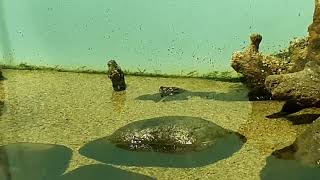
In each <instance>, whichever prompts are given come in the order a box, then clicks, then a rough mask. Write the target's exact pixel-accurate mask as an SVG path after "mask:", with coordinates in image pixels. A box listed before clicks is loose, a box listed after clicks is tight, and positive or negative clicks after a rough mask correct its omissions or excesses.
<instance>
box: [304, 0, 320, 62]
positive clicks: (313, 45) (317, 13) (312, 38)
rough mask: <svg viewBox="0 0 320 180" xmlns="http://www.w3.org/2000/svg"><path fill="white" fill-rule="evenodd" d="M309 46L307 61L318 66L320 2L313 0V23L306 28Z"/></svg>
mask: <svg viewBox="0 0 320 180" xmlns="http://www.w3.org/2000/svg"><path fill="white" fill-rule="evenodd" d="M308 31H309V38H308V41H309V44H308V53H307V59H308V60H310V61H315V62H316V63H318V64H319V65H320V1H319V0H315V9H314V14H313V22H312V24H311V25H310V26H309V28H308Z"/></svg>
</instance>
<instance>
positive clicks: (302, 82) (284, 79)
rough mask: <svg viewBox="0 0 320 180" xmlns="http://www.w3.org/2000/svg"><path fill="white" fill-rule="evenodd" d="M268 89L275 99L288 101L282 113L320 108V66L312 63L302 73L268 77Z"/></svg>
mask: <svg viewBox="0 0 320 180" xmlns="http://www.w3.org/2000/svg"><path fill="white" fill-rule="evenodd" d="M266 87H267V88H268V90H269V91H270V92H271V93H272V97H273V99H277V100H284V101H287V102H286V103H285V105H284V106H283V108H282V110H281V112H285V113H288V114H290V113H295V112H297V111H299V110H301V109H304V108H309V107H320V66H318V65H317V63H315V62H314V61H310V62H308V63H307V64H306V65H305V68H304V70H302V71H299V72H295V73H288V74H281V75H271V76H268V77H267V79H266Z"/></svg>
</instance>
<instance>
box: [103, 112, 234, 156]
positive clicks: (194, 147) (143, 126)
mask: <svg viewBox="0 0 320 180" xmlns="http://www.w3.org/2000/svg"><path fill="white" fill-rule="evenodd" d="M235 134H236V133H234V132H231V131H228V130H226V129H223V128H222V127H220V126H218V125H215V124H214V123H211V122H209V121H206V120H203V119H200V118H192V117H183V116H182V117H170V116H168V117H160V118H154V119H148V120H143V121H138V122H134V123H131V124H129V125H127V126H124V127H122V128H120V129H118V130H117V131H115V132H114V133H113V134H112V135H111V136H110V137H109V139H110V141H111V142H112V143H114V144H116V145H117V146H118V147H121V148H123V149H128V150H134V151H156V152H166V153H182V152H192V151H201V150H204V149H206V148H208V147H209V146H212V145H214V143H215V140H216V139H217V138H223V137H224V136H229V135H235Z"/></svg>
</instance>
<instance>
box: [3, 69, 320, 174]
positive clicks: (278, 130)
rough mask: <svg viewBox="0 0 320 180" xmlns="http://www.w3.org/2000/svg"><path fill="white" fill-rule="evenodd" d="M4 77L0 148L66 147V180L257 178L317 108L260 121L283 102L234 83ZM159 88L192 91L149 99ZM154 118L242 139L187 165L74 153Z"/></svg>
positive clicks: (10, 73) (40, 74)
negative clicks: (186, 120) (111, 175)
mask: <svg viewBox="0 0 320 180" xmlns="http://www.w3.org/2000/svg"><path fill="white" fill-rule="evenodd" d="M4 75H5V76H6V77H7V78H8V79H7V80H5V81H3V85H2V88H3V91H2V92H1V96H2V95H5V97H4V105H5V109H4V110H3V115H2V116H1V121H0V128H1V134H0V140H1V144H2V145H7V144H11V143H19V142H28V143H42V144H56V145H61V146H64V147H67V148H68V149H70V150H71V151H72V153H73V154H72V157H71V159H70V162H69V165H68V169H67V170H66V173H70V174H68V176H70V177H74V178H75V177H79V176H82V174H93V175H95V174H97V176H99V175H98V174H99V173H101V172H100V170H105V171H106V172H113V170H114V169H112V168H120V169H122V170H125V171H124V172H123V171H122V170H120V169H116V170H115V171H117V172H118V171H121V172H120V173H122V172H123V173H138V174H141V175H145V176H148V177H153V178H156V179H260V173H261V170H262V169H263V168H264V166H265V165H266V159H267V157H268V156H270V154H271V153H272V152H273V151H274V150H276V149H281V148H283V147H286V146H288V145H290V144H292V142H293V141H294V140H295V138H296V137H297V136H298V135H299V134H300V133H301V132H303V131H304V130H305V129H306V128H307V127H308V125H307V124H305V117H306V115H309V116H308V117H309V118H312V117H315V116H316V115H317V114H320V112H319V110H317V109H306V110H303V111H301V112H299V113H297V114H293V115H290V116H289V117H288V118H274V119H268V118H266V116H268V115H271V114H273V113H276V112H278V111H279V110H280V109H281V105H282V104H283V103H282V102H276V101H256V102H250V101H248V100H247V97H246V93H247V90H246V88H245V87H244V86H243V85H242V84H241V83H228V82H218V81H213V80H204V79H183V78H178V79H171V78H149V77H133V76H128V77H127V78H126V80H127V82H128V90H127V91H126V92H122V93H114V92H113V91H112V87H111V83H110V82H109V80H108V79H106V77H105V75H97V74H78V73H63V72H50V71H16V70H4ZM160 86H177V87H181V88H184V89H187V90H189V91H190V92H197V93H191V94H189V95H187V96H183V98H179V97H181V96H177V97H172V99H168V100H167V101H159V102H158V101H154V99H153V98H152V97H155V95H154V94H156V93H158V88H159V87H160ZM204 94H205V95H204ZM148 95H151V96H148ZM206 95H208V96H206ZM141 97H147V98H142V99H141ZM149 97H151V98H149ZM204 97H209V98H204ZM175 98H177V99H175ZM161 116H190V117H198V118H203V119H206V120H208V121H210V122H212V123H215V124H217V125H219V126H221V127H223V128H225V129H228V130H231V131H235V132H238V133H240V134H242V135H244V136H245V137H246V139H247V142H246V143H245V144H244V145H243V146H242V148H241V149H240V150H239V151H237V152H235V153H234V154H233V155H232V156H230V157H228V158H225V159H222V160H220V161H217V162H215V163H213V164H207V165H205V166H202V167H194V168H176V167H170V168H169V167H151V166H144V167H140V165H141V164H140V165H135V164H123V163H118V164H116V163H115V164H112V163H109V162H107V164H108V165H101V164H100V163H99V162H97V161H96V160H93V159H90V158H87V157H85V156H83V155H81V154H80V153H79V149H80V148H81V147H83V146H84V145H85V144H88V143H90V142H92V141H95V140H97V139H100V138H103V137H106V136H109V135H111V134H112V133H113V132H114V131H116V130H117V129H119V128H121V127H123V126H125V125H127V124H129V123H132V122H136V121H139V120H142V119H149V118H154V117H161ZM208 156H210V155H209V154H208ZM115 159H116V157H115ZM95 164H100V165H95ZM87 165H89V166H87ZM91 165H92V166H91ZM99 169H100V170H99ZM108 170H110V171H108ZM89 172H92V173H89ZM102 174H103V173H102ZM83 177H85V176H84V175H83ZM86 177H88V176H86ZM97 179H99V178H97Z"/></svg>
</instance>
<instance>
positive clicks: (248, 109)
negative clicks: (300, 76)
mask: <svg viewBox="0 0 320 180" xmlns="http://www.w3.org/2000/svg"><path fill="white" fill-rule="evenodd" d="M313 8H314V0H242V1H240V0H229V1H222V0H220V1H219V0H202V1H187V0H164V1H156V0H139V1H130V0H92V1H85V0H56V1H53V0H28V1H23V0H0V64H1V65H3V66H1V67H7V68H8V69H3V70H2V71H3V74H4V76H5V77H6V79H4V80H1V81H0V129H1V132H0V180H88V179H91V180H103V179H129V180H130V179H137V180H138V179H139V180H140V179H181V180H184V179H222V180H223V179H226V180H229V179H248V180H256V179H257V180H258V179H306V178H309V179H316V178H318V177H319V171H318V168H314V167H306V166H304V165H302V164H301V163H299V162H298V161H295V160H285V159H277V158H276V157H275V156H273V155H272V153H273V152H275V151H276V150H277V149H282V148H284V147H286V146H288V145H290V144H292V142H293V141H294V140H295V139H296V137H298V136H299V134H301V133H302V132H303V131H304V130H305V129H306V128H307V126H308V125H307V123H311V122H313V121H314V120H315V119H316V118H318V117H319V114H320V113H319V109H304V110H302V111H299V112H297V113H295V114H291V115H289V116H286V117H282V116H278V114H279V113H277V112H279V111H280V110H281V107H282V105H283V102H281V101H249V98H248V89H247V88H246V86H244V85H243V84H242V83H241V80H242V79H241V77H239V76H238V75H236V74H235V73H234V71H233V70H232V68H231V67H230V59H231V55H232V53H233V52H235V51H239V50H243V49H244V48H245V47H247V46H248V43H249V36H250V34H252V33H255V32H258V33H260V34H262V36H263V41H262V44H261V51H263V53H274V52H277V51H279V50H281V49H283V48H286V47H288V44H289V42H290V41H291V40H293V39H294V38H295V37H298V38H302V37H305V36H306V35H307V27H308V25H309V24H310V23H311V21H312V14H313ZM110 59H115V60H116V61H117V62H118V63H119V64H120V66H121V67H122V69H124V70H127V71H126V73H127V74H126V82H127V90H126V91H125V92H114V91H113V89H112V85H111V82H110V80H109V79H107V77H106V75H105V74H104V72H105V70H106V62H107V61H108V60H110ZM19 64H20V65H19ZM55 66H57V67H55ZM50 67H55V68H50ZM23 69H24V70H23ZM39 69H41V70H39ZM88 69H89V70H90V71H89V70H88ZM56 70H58V71H70V72H58V71H56ZM91 70H92V71H91ZM78 72H90V73H91V74H89V73H87V74H85V73H78ZM146 74H148V75H150V76H153V77H146V76H139V77H138V76H130V75H146ZM161 75H162V76H161ZM170 75H171V76H170ZM173 75H176V76H173ZM201 75H205V77H210V78H213V79H196V78H184V77H198V76H201ZM164 77H166V78H164ZM174 77H180V78H174ZM182 77H183V78H182ZM160 86H169V87H171V86H174V87H179V88H182V89H184V90H185V91H183V93H180V94H177V95H174V96H169V97H161V96H160V94H159V87H160ZM166 116H170V117H174V118H177V117H182V116H186V117H192V118H201V119H205V120H207V121H208V122H210V123H212V124H214V125H217V126H219V127H222V128H223V129H225V130H228V131H229V130H230V132H234V134H232V135H230V136H224V137H219V138H217V141H216V143H215V144H214V145H213V146H210V147H209V148H207V149H205V150H203V151H200V152H189V153H186V154H179V153H163V152H137V151H129V150H128V149H122V148H119V146H117V145H115V144H113V143H110V141H106V139H108V137H110V135H112V133H114V132H115V131H116V130H118V129H120V128H122V127H126V126H127V125H130V124H132V123H136V122H139V121H141V120H146V119H152V118H157V117H166ZM183 120H184V119H183ZM185 123H188V122H185ZM188 125H189V124H188ZM190 131H191V134H192V133H194V132H193V131H192V128H190ZM155 133H157V132H155ZM158 133H159V132H158ZM239 134H241V136H239ZM242 135H243V136H242ZM243 137H245V138H243ZM243 139H246V141H244V140H243Z"/></svg>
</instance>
